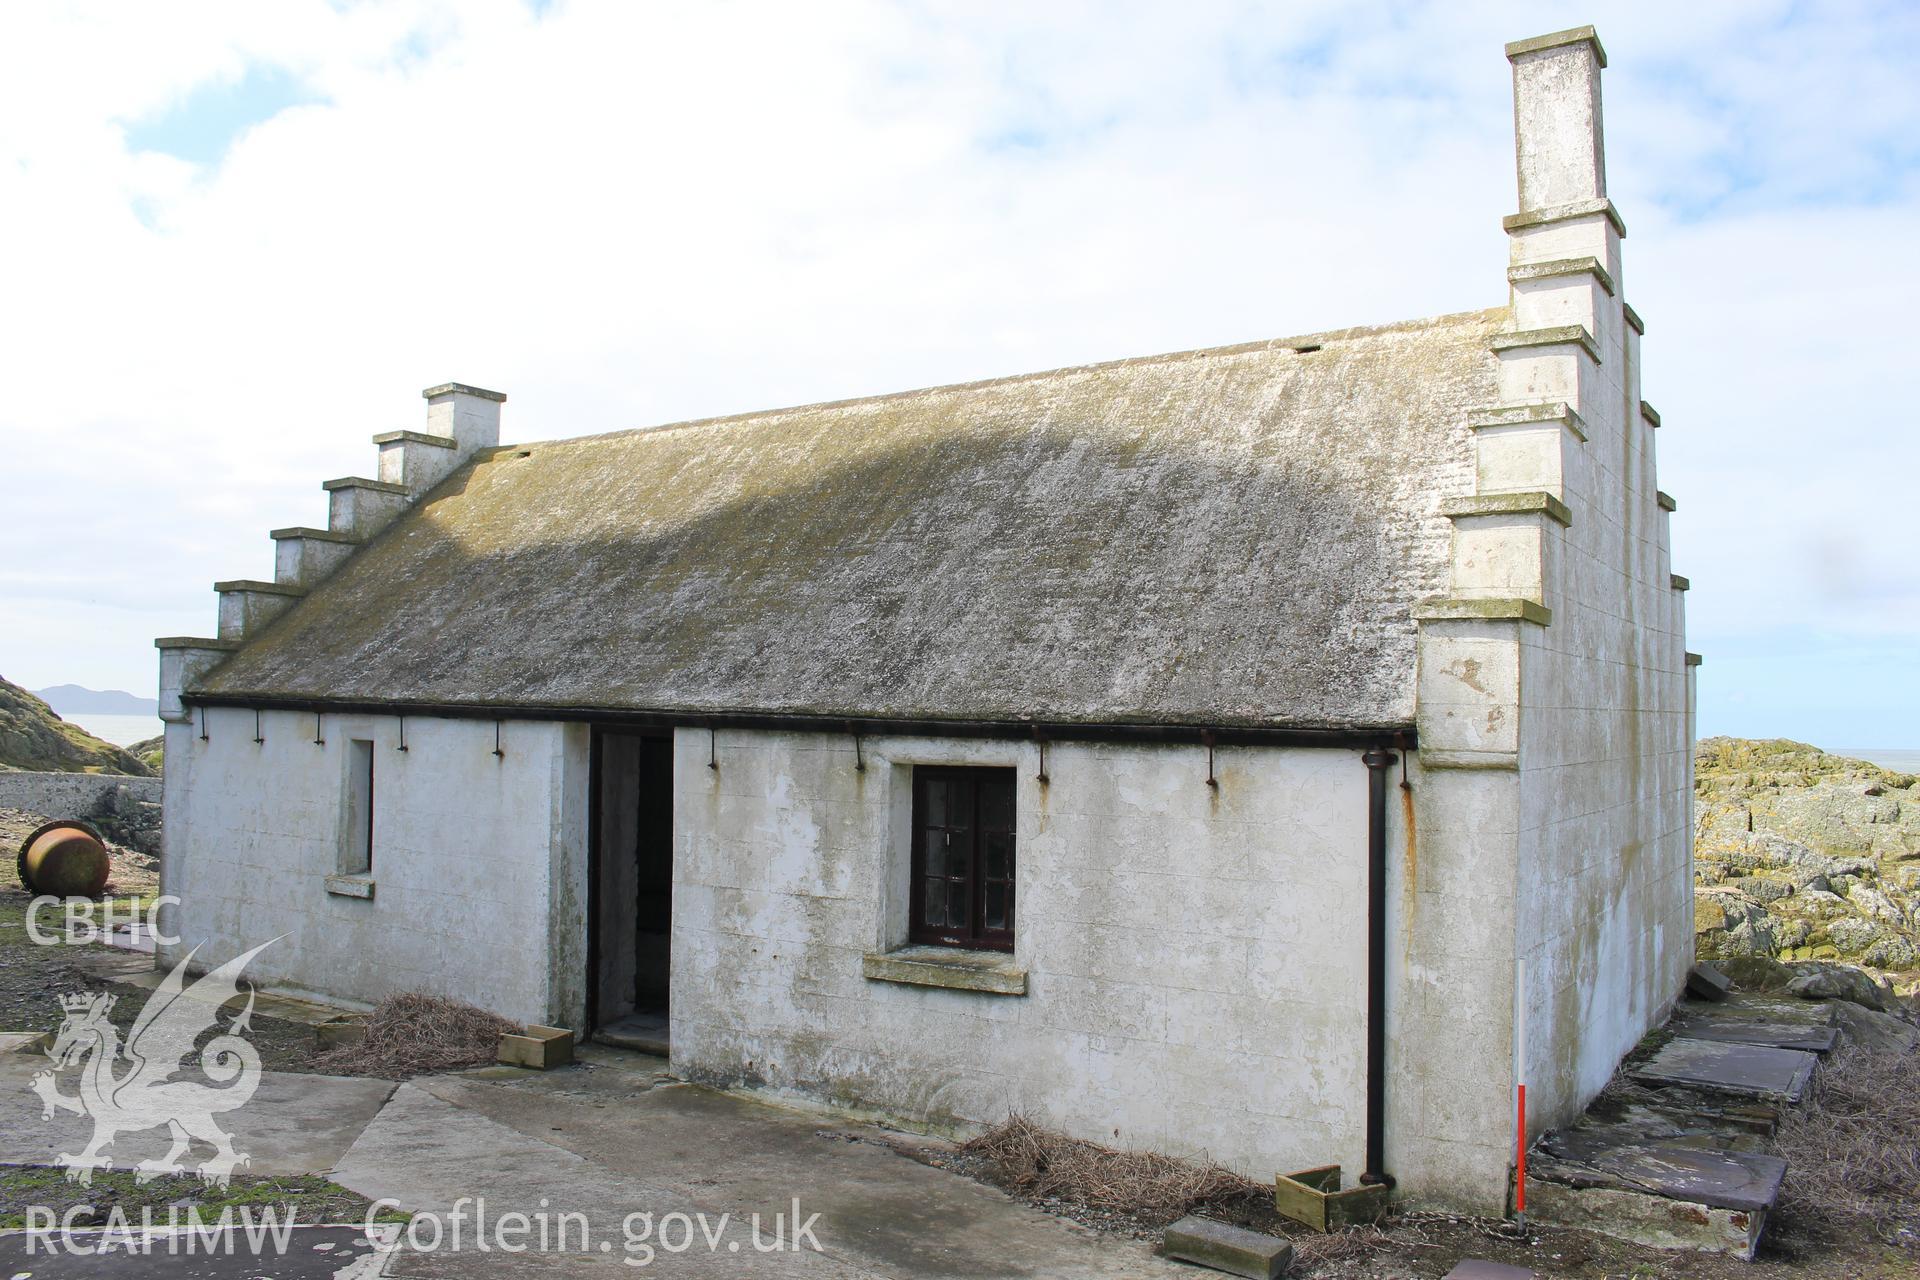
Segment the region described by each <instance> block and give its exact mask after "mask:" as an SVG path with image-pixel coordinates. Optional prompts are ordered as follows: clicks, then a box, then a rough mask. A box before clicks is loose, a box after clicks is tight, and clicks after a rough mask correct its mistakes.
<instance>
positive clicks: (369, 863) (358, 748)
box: [340, 738, 373, 876]
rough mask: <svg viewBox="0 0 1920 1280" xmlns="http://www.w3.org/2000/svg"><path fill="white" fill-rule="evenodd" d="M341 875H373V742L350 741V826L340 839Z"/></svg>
mask: <svg viewBox="0 0 1920 1280" xmlns="http://www.w3.org/2000/svg"><path fill="white" fill-rule="evenodd" d="M340 874H341V875H343V876H365V875H372V874H373V743H371V742H368V741H366V740H364V739H361V738H354V739H352V740H350V741H349V742H348V743H347V825H346V831H345V833H344V838H343V839H342V840H341V842H340Z"/></svg>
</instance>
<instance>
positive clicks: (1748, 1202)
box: [1534, 1129, 1787, 1212]
mask: <svg viewBox="0 0 1920 1280" xmlns="http://www.w3.org/2000/svg"><path fill="white" fill-rule="evenodd" d="M1540 1145H1541V1148H1542V1150H1544V1151H1545V1152H1546V1153H1547V1154H1548V1155H1549V1156H1550V1157H1552V1159H1553V1163H1551V1164H1541V1165H1537V1166H1536V1168H1535V1170H1534V1172H1535V1173H1536V1174H1537V1175H1538V1176H1539V1177H1542V1178H1546V1179H1549V1180H1551V1181H1554V1182H1560V1183H1564V1184H1565V1185H1568V1186H1574V1187H1612V1188H1617V1189H1622V1190H1630V1191H1639V1192H1643V1193H1645V1194H1649V1195H1658V1196H1665V1197H1667V1198H1668V1199H1672V1200H1684V1201H1687V1202H1689V1203H1692V1204H1704V1205H1711V1206H1713V1207H1714V1208H1717V1209H1737V1210H1744V1211H1748V1212H1752V1211H1756V1210H1765V1209H1770V1208H1772V1207H1773V1202H1774V1201H1775V1200H1776V1199H1778V1198H1779V1195H1780V1180H1781V1179H1782V1178H1783V1177H1785V1176H1786V1172H1787V1162H1786V1161H1785V1160H1782V1159H1781V1158H1780V1157H1778V1156H1770V1155H1763V1154H1761V1153H1759V1152H1749V1151H1715V1150H1708V1149H1704V1148H1699V1147H1680V1146H1668V1145H1664V1144H1657V1143H1619V1142H1614V1141H1612V1140H1611V1139H1610V1138H1609V1137H1608V1136H1607V1135H1605V1134H1604V1133H1601V1132H1597V1131H1595V1130H1590V1129H1570V1130H1567V1131H1565V1132H1562V1133H1555V1134H1551V1135H1549V1136H1548V1137H1547V1138H1546V1139H1545V1140H1544V1141H1543V1142H1542V1143H1541V1144H1540Z"/></svg>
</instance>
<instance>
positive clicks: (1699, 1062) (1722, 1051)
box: [1631, 1035, 1820, 1103]
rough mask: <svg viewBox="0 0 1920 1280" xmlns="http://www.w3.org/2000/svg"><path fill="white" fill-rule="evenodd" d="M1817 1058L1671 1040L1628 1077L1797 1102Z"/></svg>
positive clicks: (1735, 1044) (1742, 1046)
mask: <svg viewBox="0 0 1920 1280" xmlns="http://www.w3.org/2000/svg"><path fill="white" fill-rule="evenodd" d="M1819 1061H1820V1059H1819V1058H1818V1057H1816V1056H1815V1055H1814V1054H1811V1053H1808V1052H1805V1051H1804V1050H1800V1049H1778V1048H1775V1047H1773V1046H1771V1045H1764V1044H1745V1043H1739V1042H1728V1041H1715V1040H1695V1039H1692V1038H1689V1037H1687V1036H1684V1035H1682V1036H1676V1037H1674V1038H1673V1039H1672V1040H1669V1041H1668V1042H1667V1043H1666V1044H1665V1045H1663V1046H1661V1048H1660V1050H1659V1052H1657V1053H1655V1054H1654V1055H1653V1057H1651V1058H1649V1059H1648V1060H1647V1061H1646V1062H1643V1063H1641V1064H1640V1065H1639V1066H1638V1067H1635V1068H1633V1070H1632V1072H1631V1075H1632V1076H1633V1078H1634V1079H1635V1080H1637V1081H1638V1082H1640V1083H1641V1084H1645V1085H1649V1086H1652V1087H1653V1088H1662V1087H1664V1086H1668V1085H1678V1086H1681V1087H1683V1088H1691V1089H1704V1090H1708V1091H1710V1092H1714V1093H1722V1094H1731V1095H1734V1096H1736V1097H1742V1098H1761V1099H1765V1100H1767V1101H1771V1102H1787V1103H1793V1102H1798V1101H1800V1100H1801V1099H1802V1098H1804V1097H1805V1096H1806V1093H1807V1085H1808V1083H1809V1082H1810V1081H1811V1080H1812V1079H1813V1071H1814V1068H1815V1067H1816V1066H1817V1065H1818V1064H1819Z"/></svg>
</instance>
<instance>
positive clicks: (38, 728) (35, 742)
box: [0, 679, 153, 778]
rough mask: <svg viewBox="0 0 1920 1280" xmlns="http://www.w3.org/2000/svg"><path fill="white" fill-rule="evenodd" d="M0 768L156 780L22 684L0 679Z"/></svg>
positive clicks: (137, 762) (143, 767) (131, 758)
mask: <svg viewBox="0 0 1920 1280" xmlns="http://www.w3.org/2000/svg"><path fill="white" fill-rule="evenodd" d="M0 769H26V770H30V771H33V772H36V773H124V774H129V775H131V776H133V777H136V778H147V777H151V776H153V770H151V769H149V768H148V767H147V766H146V765H144V764H142V763H141V762H140V760H139V758H138V757H136V756H134V755H133V754H132V753H131V752H129V751H125V750H123V749H121V748H119V747H116V746H114V745H113V744H112V743H111V742H102V741H101V740H100V739H98V738H96V737H94V736H93V735H92V734H90V733H88V732H87V731H86V730H85V729H82V728H80V727H79V726H78V725H71V724H68V723H67V722H66V721H65V720H62V719H61V718H60V717H59V716H57V715H55V714H54V712H53V708H52V707H49V706H48V705H47V704H46V703H44V702H42V701H41V700H40V699H39V698H36V697H35V696H34V695H33V694H31V693H28V692H27V691H26V690H25V689H22V688H21V687H20V686H19V685H17V684H13V683H11V682H10V681H7V680H4V679H0Z"/></svg>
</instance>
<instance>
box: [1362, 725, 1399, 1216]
mask: <svg viewBox="0 0 1920 1280" xmlns="http://www.w3.org/2000/svg"><path fill="white" fill-rule="evenodd" d="M1397 759H1399V757H1398V756H1396V755H1394V754H1393V752H1391V751H1388V750H1387V749H1386V748H1385V747H1380V746H1376V747H1372V748H1370V749H1369V750H1368V751H1367V753H1366V754H1365V755H1363V756H1361V757H1360V762H1361V763H1362V764H1364V765H1366V766H1367V1167H1366V1170H1365V1171H1364V1172H1363V1173H1361V1175H1360V1181H1361V1182H1362V1183H1363V1184H1365V1185H1367V1186H1381V1185H1385V1186H1389V1187H1391V1186H1392V1185H1393V1178H1392V1176H1391V1175H1390V1174H1388V1173H1387V1171H1386V1169H1385V1167H1384V1166H1385V1164H1386V1145H1387V768H1388V766H1390V765H1392V764H1393V762H1394V761H1395V760H1397Z"/></svg>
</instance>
